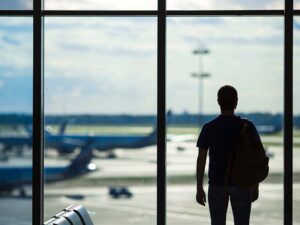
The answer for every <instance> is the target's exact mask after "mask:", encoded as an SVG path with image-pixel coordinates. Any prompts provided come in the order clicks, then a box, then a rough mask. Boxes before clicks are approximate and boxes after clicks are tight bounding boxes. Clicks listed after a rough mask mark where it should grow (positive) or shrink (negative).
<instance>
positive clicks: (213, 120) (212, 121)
mask: <svg viewBox="0 0 300 225" xmlns="http://www.w3.org/2000/svg"><path fill="white" fill-rule="evenodd" d="M218 120H219V117H218V116H217V117H216V118H214V119H211V120H210V121H208V122H206V123H205V124H204V125H203V127H210V126H213V125H215V124H216V123H217V122H218Z"/></svg>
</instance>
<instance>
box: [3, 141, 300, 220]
mask: <svg viewBox="0 0 300 225" xmlns="http://www.w3.org/2000/svg"><path fill="white" fill-rule="evenodd" d="M197 153H198V150H197V148H196V147H195V146H194V143H192V142H168V143H167V181H168V183H167V196H166V197H167V224H170V225H194V224H197V223H198V224H210V219H209V211H208V207H202V206H199V205H198V204H197V203H196V201H195V191H196V182H195V166H196V158H197ZM115 154H116V158H115V159H108V158H105V157H104V154H102V153H101V154H99V153H96V155H97V156H98V157H97V158H94V159H93V161H92V162H93V163H95V164H96V165H97V168H98V170H97V171H96V172H94V173H91V174H88V175H86V176H83V177H81V178H78V179H74V180H68V181H65V182H58V183H54V184H51V185H46V186H45V199H44V202H45V221H46V220H48V219H50V217H52V216H53V215H54V214H56V213H58V212H59V211H60V210H61V209H63V208H65V207H67V206H68V205H70V204H75V205H78V204H81V205H84V206H85V207H86V208H87V209H88V210H89V211H90V213H91V217H92V219H93V221H94V224H97V225H100V224H105V225H119V224H123V225H127V224H128V225H129V224H130V225H131V224H132V225H140V224H143V225H154V224H156V213H157V212H156V205H157V199H156V194H157V193H156V173H157V168H156V167H157V165H156V162H157V161H156V154H157V151H156V146H152V147H147V148H143V149H132V150H130V149H129V150H122V149H116V151H115ZM268 154H270V156H272V157H271V160H270V176H269V177H271V178H272V179H271V178H268V179H267V180H266V181H265V182H264V183H263V184H262V185H261V186H260V197H259V200H258V201H257V202H255V203H254V204H253V207H252V217H251V224H253V225H282V224H283V174H282V171H283V148H282V147H281V146H278V145H274V146H271V147H268ZM299 158H300V149H298V148H295V149H294V159H295V160H296V159H299ZM68 162H69V161H68V160H67V159H64V160H59V161H57V158H55V157H53V156H49V157H48V156H47V157H46V158H45V164H46V165H58V164H67V163H68ZM294 171H295V176H296V174H299V172H300V164H297V163H294ZM118 185H124V186H126V187H127V188H128V189H129V190H130V192H132V193H133V197H132V198H121V199H114V198H111V197H110V196H109V195H108V187H110V186H118ZM205 188H206V189H207V186H205ZM299 210H300V180H299V181H297V179H295V183H294V224H295V225H300V215H298V213H297V212H298V211H299ZM20 221H22V222H21V223H20ZM227 221H228V222H227V224H229V225H231V224H233V218H232V213H231V209H230V207H229V209H228V220H227ZM0 224H1V225H2V224H3V225H17V224H18V225H20V224H21V225H27V224H28V225H29V224H31V197H28V198H17V197H16V198H5V197H3V198H0Z"/></svg>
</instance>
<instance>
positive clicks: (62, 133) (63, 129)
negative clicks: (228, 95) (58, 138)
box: [58, 121, 68, 135]
mask: <svg viewBox="0 0 300 225" xmlns="http://www.w3.org/2000/svg"><path fill="white" fill-rule="evenodd" d="M67 125H68V122H67V121H65V122H63V123H62V124H61V125H60V128H59V132H58V134H59V135H64V134H65V131H66V128H67Z"/></svg>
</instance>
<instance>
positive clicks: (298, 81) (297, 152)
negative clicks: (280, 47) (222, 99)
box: [293, 17, 300, 224]
mask: <svg viewBox="0 0 300 225" xmlns="http://www.w3.org/2000/svg"><path fill="white" fill-rule="evenodd" d="M299 60H300V18H299V17H295V18H294V64H293V66H294V86H293V91H294V99H293V101H294V132H293V142H294V145H293V160H294V161H293V167H294V168H293V169H294V177H293V178H294V186H293V187H294V194H293V200H294V202H293V204H294V213H293V215H294V218H293V219H294V221H293V222H294V224H300V215H299V213H298V212H299V210H300V197H299V196H300V164H299V162H298V160H299V158H300V105H299V100H298V99H299V96H300V90H299V88H298V87H299V85H300V67H299V65H300V64H299V63H300V61H299Z"/></svg>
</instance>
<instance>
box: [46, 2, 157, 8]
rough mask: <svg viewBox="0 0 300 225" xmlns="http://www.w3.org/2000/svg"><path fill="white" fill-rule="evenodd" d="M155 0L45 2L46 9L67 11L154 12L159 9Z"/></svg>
mask: <svg viewBox="0 0 300 225" xmlns="http://www.w3.org/2000/svg"><path fill="white" fill-rule="evenodd" d="M156 2H157V1H155V0H143V1H140V0H126V1H119V0H109V1H106V0H45V9H50V10H52V9H67V10H76V9H81V10H91V9H93V10H95V9H97V10H124V9H131V10H154V9H156V8H157V3H156Z"/></svg>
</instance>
